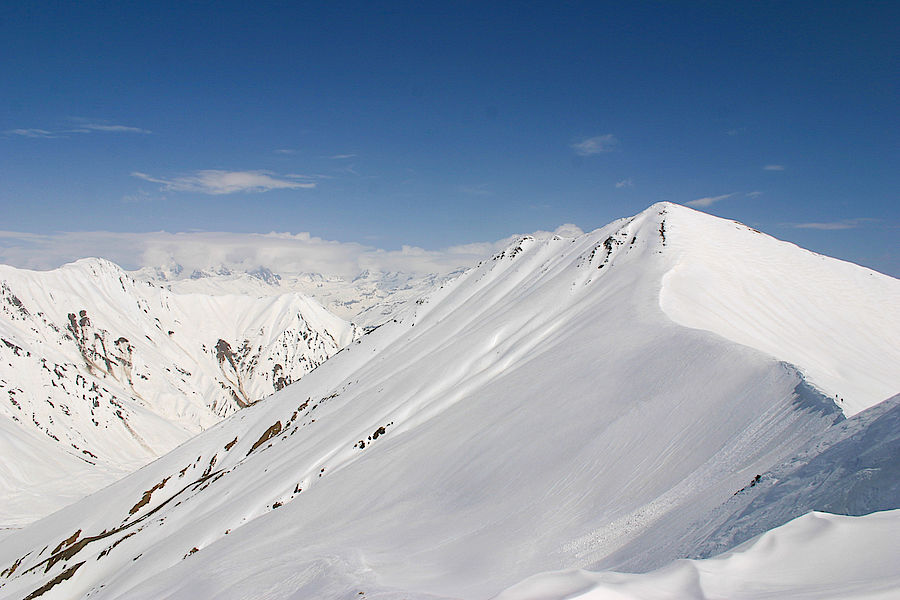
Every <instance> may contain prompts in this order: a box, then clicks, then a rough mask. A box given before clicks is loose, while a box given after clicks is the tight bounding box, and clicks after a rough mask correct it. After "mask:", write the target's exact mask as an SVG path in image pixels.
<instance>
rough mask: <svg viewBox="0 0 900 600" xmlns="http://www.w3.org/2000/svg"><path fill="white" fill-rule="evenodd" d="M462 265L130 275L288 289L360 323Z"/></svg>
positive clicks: (210, 286)
mask: <svg viewBox="0 0 900 600" xmlns="http://www.w3.org/2000/svg"><path fill="white" fill-rule="evenodd" d="M464 270H465V269H463V268H460V269H456V270H453V271H451V272H449V273H430V274H426V275H418V274H412V273H401V272H397V271H391V272H383V271H373V270H371V269H365V270H363V271H361V272H360V273H358V274H357V275H356V276H354V277H343V276H339V275H334V274H323V273H300V274H279V273H275V272H273V271H272V270H271V269H269V268H268V267H265V266H259V267H256V268H254V269H250V270H240V268H238V267H236V266H228V265H218V266H215V267H210V268H208V269H203V270H194V271H192V272H190V273H186V272H185V270H184V269H183V268H182V267H181V266H180V265H178V264H170V265H168V266H165V267H153V268H151V267H144V268H143V269H140V270H138V271H134V272H132V273H131V275H132V276H133V277H134V278H136V279H138V280H141V281H148V282H151V283H154V284H156V285H160V286H163V287H165V288H167V289H170V290H172V291H174V292H178V293H201V294H210V295H216V294H246V295H255V296H269V295H277V294H285V293H289V292H296V293H301V294H304V295H306V296H309V297H310V298H314V299H315V300H316V301H318V302H319V303H320V304H321V305H322V306H324V307H325V308H327V309H328V310H329V311H331V312H332V313H334V314H335V315H337V316H339V317H341V318H342V319H345V320H347V321H352V322H354V323H356V324H358V325H359V326H361V327H373V326H376V325H378V324H379V323H381V322H382V321H384V320H385V319H387V318H388V317H389V316H390V315H391V313H392V312H393V311H395V310H397V309H398V308H399V307H400V306H402V305H403V303H405V302H406V301H408V300H410V299H415V298H417V297H419V296H421V295H423V294H427V293H428V292H429V291H431V290H432V289H434V288H436V287H440V286H441V285H442V284H443V283H445V282H447V281H449V280H451V279H453V278H455V277H458V276H459V275H460V274H461V273H462V272H463V271H464Z"/></svg>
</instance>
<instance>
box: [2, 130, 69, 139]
mask: <svg viewBox="0 0 900 600" xmlns="http://www.w3.org/2000/svg"><path fill="white" fill-rule="evenodd" d="M3 133H5V134H6V135H20V136H22V137H28V138H54V137H59V136H58V135H57V134H55V133H53V132H52V131H47V130H46V129H8V130H6V131H4V132H3Z"/></svg>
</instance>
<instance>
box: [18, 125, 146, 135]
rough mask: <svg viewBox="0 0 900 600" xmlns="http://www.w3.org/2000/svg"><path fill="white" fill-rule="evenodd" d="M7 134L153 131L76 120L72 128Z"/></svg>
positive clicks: (28, 130)
mask: <svg viewBox="0 0 900 600" xmlns="http://www.w3.org/2000/svg"><path fill="white" fill-rule="evenodd" d="M4 133H5V134H7V135H18V136H22V137H29V138H60V137H67V136H69V135H71V134H85V133H140V134H150V133H153V132H152V131H150V130H149V129H142V128H140V127H131V126H128V125H115V124H110V123H90V122H85V123H82V122H78V124H77V125H76V126H75V127H74V128H69V129H58V130H55V131H50V130H48V129H37V128H22V129H8V130H6V131H4Z"/></svg>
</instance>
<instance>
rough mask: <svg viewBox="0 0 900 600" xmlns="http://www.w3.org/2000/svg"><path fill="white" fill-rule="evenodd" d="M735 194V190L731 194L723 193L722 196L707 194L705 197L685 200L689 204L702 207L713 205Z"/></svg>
mask: <svg viewBox="0 0 900 600" xmlns="http://www.w3.org/2000/svg"><path fill="white" fill-rule="evenodd" d="M732 196H734V192H732V193H730V194H722V195H721V196H706V197H704V198H697V199H696V200H691V201H690V202H685V204H686V205H688V206H699V207H701V208H703V207H706V206H712V205H713V204H715V203H716V202H718V201H720V200H724V199H726V198H731V197H732Z"/></svg>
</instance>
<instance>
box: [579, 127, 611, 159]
mask: <svg viewBox="0 0 900 600" xmlns="http://www.w3.org/2000/svg"><path fill="white" fill-rule="evenodd" d="M618 144H619V140H617V139H616V136H614V135H613V134H611V133H607V134H605V135H597V136H594V137H589V138H587V139H585V140H582V141H580V142H577V143H574V144H572V145H571V146H570V147H571V148H572V150H574V151H575V154H577V155H578V156H591V155H593V154H600V153H601V152H612V150H613V149H615V148H616V146H618Z"/></svg>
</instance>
